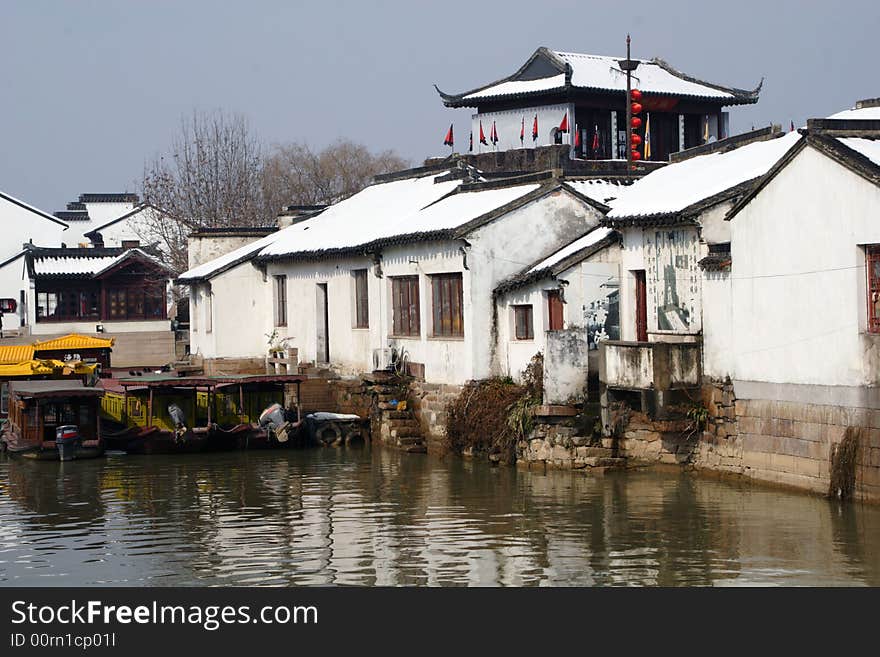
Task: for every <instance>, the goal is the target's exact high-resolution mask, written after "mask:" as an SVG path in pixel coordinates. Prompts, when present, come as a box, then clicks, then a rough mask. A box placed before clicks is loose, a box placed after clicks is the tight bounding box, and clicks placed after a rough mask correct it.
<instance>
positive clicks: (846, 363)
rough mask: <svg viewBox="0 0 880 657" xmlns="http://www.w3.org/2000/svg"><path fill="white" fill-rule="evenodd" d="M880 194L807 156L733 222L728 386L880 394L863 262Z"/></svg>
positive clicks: (875, 227) (879, 357) (876, 233)
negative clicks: (869, 388) (849, 388)
mask: <svg viewBox="0 0 880 657" xmlns="http://www.w3.org/2000/svg"><path fill="white" fill-rule="evenodd" d="M878 209H880V188H878V187H877V186H876V185H873V184H871V183H869V182H868V181H866V180H865V179H863V178H861V177H860V176H858V175H856V174H855V173H852V172H851V171H849V170H848V169H846V168H844V167H843V166H842V165H840V164H837V163H836V162H834V161H833V160H831V159H830V158H828V157H826V156H824V155H822V154H820V153H818V152H817V151H815V150H813V149H812V148H810V147H807V148H805V149H804V150H803V151H802V152H801V153H799V154H798V155H797V156H795V158H794V159H793V160H792V161H791V162H790V163H789V165H788V166H787V167H785V168H784V169H782V171H781V172H780V173H779V174H778V175H777V176H776V177H775V178H774V179H773V180H772V181H771V182H770V183H769V184H768V185H767V186H766V187H765V188H764V189H763V190H762V191H761V192H760V193H759V194H758V195H757V196H756V197H755V198H754V199H753V200H752V201H751V202H750V203H749V204H748V205H747V206H746V207H745V208H744V209H743V210H742V211H741V212H740V213H739V214H737V215H736V216H735V217H734V218H733V220H732V221H731V228H732V240H731V249H732V256H733V268H732V272H731V279H732V297H733V319H732V323H733V330H732V333H733V354H732V358H733V365H732V366H731V370H732V371H731V377H732V378H736V379H741V380H754V381H766V382H777V383H803V384H825V385H832V386H839V385H853V386H864V385H877V384H880V353H878V338H877V337H876V336H873V335H868V334H866V333H865V327H866V323H867V308H866V306H867V301H866V294H865V259H864V251H863V250H862V249H861V248H860V247H859V245H860V244H866V243H880V221H878V217H880V215H878Z"/></svg>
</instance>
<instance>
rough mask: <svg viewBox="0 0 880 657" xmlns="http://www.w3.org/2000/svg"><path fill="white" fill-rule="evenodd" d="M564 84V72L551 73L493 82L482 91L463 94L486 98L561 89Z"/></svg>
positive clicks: (471, 97) (469, 96) (467, 97)
mask: <svg viewBox="0 0 880 657" xmlns="http://www.w3.org/2000/svg"><path fill="white" fill-rule="evenodd" d="M564 86H565V73H560V74H559V75H553V76H550V77H549V78H538V79H537V80H510V81H507V82H501V83H499V84H493V85H492V86H491V87H487V88H486V89H483V90H482V91H475V92H474V93H472V94H467V95H466V96H464V98H466V99H473V98H486V97H492V96H510V95H515V94H525V93H529V92H533V91H549V90H550V89H561V88H562V87H564Z"/></svg>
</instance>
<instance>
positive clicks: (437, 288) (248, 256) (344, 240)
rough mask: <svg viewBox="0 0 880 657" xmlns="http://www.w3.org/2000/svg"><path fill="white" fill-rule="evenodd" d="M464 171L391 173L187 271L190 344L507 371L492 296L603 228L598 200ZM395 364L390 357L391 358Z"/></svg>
mask: <svg viewBox="0 0 880 657" xmlns="http://www.w3.org/2000/svg"><path fill="white" fill-rule="evenodd" d="M470 173H472V172H468V171H467V170H466V169H461V170H453V171H449V170H448V169H446V168H437V167H434V168H422V169H417V170H413V171H411V172H404V173H402V174H396V175H388V176H383V177H380V179H379V181H377V183H375V184H373V185H371V186H370V187H367V188H366V189H365V190H363V191H362V192H360V193H358V194H356V195H354V196H353V197H351V198H349V199H346V200H345V201H342V202H340V203H338V204H336V205H334V206H331V207H330V208H328V209H327V210H325V211H324V212H323V213H322V214H320V215H318V216H317V217H315V218H312V219H309V220H307V221H304V222H301V223H298V224H295V225H293V226H290V227H289V228H286V229H284V230H282V231H279V232H278V233H276V234H273V235H270V236H268V237H266V238H264V239H263V240H260V241H259V242H255V243H253V244H251V245H248V246H246V247H242V248H241V249H239V250H237V251H233V252H231V253H229V254H226V255H225V256H223V257H221V258H219V259H217V260H215V261H212V262H211V263H206V264H205V265H203V266H201V267H197V268H195V269H193V270H190V271H189V272H186V273H185V274H183V275H182V276H181V277H180V278H179V281H180V282H182V283H188V284H190V285H191V289H192V290H193V292H192V295H191V313H192V315H191V327H192V328H191V350H192V351H193V353H201V354H202V355H203V356H204V357H206V358H217V357H246V356H251V357H256V356H261V355H264V354H265V353H266V349H267V337H266V336H267V335H271V334H272V333H273V331H275V332H276V334H277V335H279V336H282V337H285V338H287V339H288V344H289V346H291V347H295V348H296V349H297V350H298V354H299V358H300V359H301V360H304V361H314V362H319V363H330V364H331V365H332V366H333V367H334V368H336V369H337V370H339V371H341V372H343V373H349V374H355V373H360V372H365V371H371V370H372V369H374V367H375V365H376V364H377V363H376V362H375V361H374V353H378V354H379V356H377V357H379V358H380V357H381V354H382V351H383V350H385V349H387V348H388V347H389V345H394V346H395V347H397V348H402V349H404V350H405V351H406V352H407V353H408V355H409V359H410V362H411V363H412V364H413V366H414V368H415V369H416V370H417V371H419V372H420V373H422V374H423V375H424V377H425V379H426V380H427V381H429V382H436V383H463V382H464V381H467V380H469V379H475V378H484V377H487V376H489V375H491V374H493V373H497V372H496V369H497V368H496V366H495V365H496V364H495V363H493V351H494V344H495V340H494V337H493V331H494V327H493V321H494V320H493V315H494V313H493V291H494V289H495V287H496V286H497V285H498V284H499V283H500V282H501V281H502V280H504V279H506V278H508V277H510V276H511V275H513V274H515V273H516V272H518V271H520V270H521V269H522V267H523V266H524V264H528V263H533V262H536V261H537V260H539V259H541V258H543V257H546V256H547V255H550V254H552V253H554V252H555V251H557V250H558V249H559V248H560V247H562V246H564V245H566V244H568V243H569V242H571V238H572V236H576V235H582V234H584V233H585V232H587V231H588V230H589V229H590V228H593V227H595V226H597V225H598V223H599V220H600V218H601V217H602V211H601V210H600V209H598V208H597V204H596V203H595V201H593V200H592V199H588V198H586V197H585V196H583V195H582V194H580V193H579V192H577V191H575V190H574V189H572V188H570V187H567V186H565V185H563V184H561V183H560V182H558V181H556V180H553V179H552V178H547V177H544V178H541V177H540V176H533V177H531V178H527V179H523V180H513V181H501V182H494V183H486V182H470V181H467V182H466V181H465V180H464V179H465V178H468V176H469V174H470ZM382 364H384V363H382Z"/></svg>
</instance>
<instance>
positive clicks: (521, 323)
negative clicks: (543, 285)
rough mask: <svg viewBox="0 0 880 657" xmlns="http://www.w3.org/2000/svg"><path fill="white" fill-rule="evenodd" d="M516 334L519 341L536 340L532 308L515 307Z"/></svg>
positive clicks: (528, 306) (529, 306)
mask: <svg viewBox="0 0 880 657" xmlns="http://www.w3.org/2000/svg"><path fill="white" fill-rule="evenodd" d="M513 324H514V334H515V335H516V339H517V340H534V338H535V331H534V328H533V324H534V322H533V321H532V306H531V304H529V305H527V306H514V307H513Z"/></svg>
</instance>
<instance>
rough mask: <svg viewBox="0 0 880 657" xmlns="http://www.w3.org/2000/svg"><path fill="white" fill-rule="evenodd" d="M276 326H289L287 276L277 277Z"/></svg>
mask: <svg viewBox="0 0 880 657" xmlns="http://www.w3.org/2000/svg"><path fill="white" fill-rule="evenodd" d="M274 278H275V326H287V276H275V277H274Z"/></svg>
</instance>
